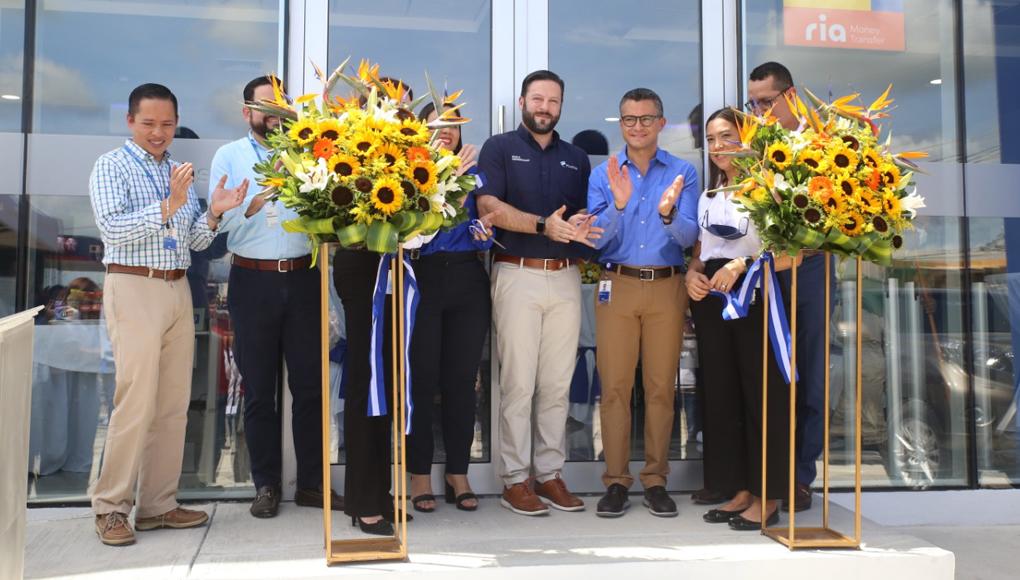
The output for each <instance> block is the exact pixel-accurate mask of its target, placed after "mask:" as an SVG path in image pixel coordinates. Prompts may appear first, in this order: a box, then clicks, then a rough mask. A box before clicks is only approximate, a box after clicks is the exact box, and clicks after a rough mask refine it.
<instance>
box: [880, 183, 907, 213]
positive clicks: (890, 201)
mask: <svg viewBox="0 0 1020 580" xmlns="http://www.w3.org/2000/svg"><path fill="white" fill-rule="evenodd" d="M882 207H883V208H884V209H885V214H886V215H887V216H889V217H890V218H892V219H894V220H897V219H899V218H900V212H901V211H902V210H903V207H902V205H900V198H899V197H896V194H895V193H893V192H892V191H889V190H886V191H885V193H884V194H883V195H882Z"/></svg>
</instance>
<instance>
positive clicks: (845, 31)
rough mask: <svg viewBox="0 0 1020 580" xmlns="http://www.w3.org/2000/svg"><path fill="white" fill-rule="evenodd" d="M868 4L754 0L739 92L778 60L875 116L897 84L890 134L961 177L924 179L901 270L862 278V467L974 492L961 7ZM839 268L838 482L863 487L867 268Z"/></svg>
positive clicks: (818, 89) (826, 93)
mask: <svg viewBox="0 0 1020 580" xmlns="http://www.w3.org/2000/svg"><path fill="white" fill-rule="evenodd" d="M843 4H848V3H843ZM857 4H860V6H859V7H857V6H846V5H844V6H842V8H844V9H835V8H833V7H832V5H830V4H826V3H817V4H815V5H812V6H811V7H805V6H806V3H804V2H794V1H775V0H745V1H744V2H743V17H742V21H743V23H744V27H743V30H742V32H743V63H742V71H743V75H744V77H745V78H744V79H741V86H744V85H746V80H747V79H746V77H747V76H749V75H750V73H751V71H752V70H753V69H754V68H755V67H756V66H757V65H759V64H761V63H764V62H767V61H777V62H780V63H782V64H784V65H785V66H786V67H787V68H789V69H790V71H791V73H792V75H793V78H794V81H795V85H796V87H797V88H798V90H801V94H802V97H805V98H806V95H804V93H803V90H802V89H803V88H807V89H810V90H811V92H812V93H814V94H816V95H817V96H819V97H820V98H823V99H831V98H835V97H840V96H843V95H845V94H851V93H858V92H859V93H861V99H862V100H863V101H864V105H865V106H867V104H868V103H870V102H871V100H873V99H874V98H876V97H877V96H878V95H880V94H881V93H882V91H884V90H885V88H886V86H887V85H888V84H890V83H893V94H892V96H893V98H895V99H896V103H897V105H899V106H898V107H897V108H896V109H895V110H894V111H893V114H892V119H889V120H887V122H885V123H884V128H885V129H886V131H891V132H892V134H893V136H894V140H895V148H896V149H897V150H921V151H926V152H928V154H929V160H928V161H929V163H927V167H928V168H929V171H930V172H932V173H936V172H941V174H944V175H948V176H950V177H949V179H946V180H943V182H942V183H937V182H936V180H935V179H928V180H924V178H923V177H922V178H921V179H919V180H918V181H919V184H920V186H919V192H920V193H921V194H922V195H925V196H926V197H928V199H929V200H930V201H929V204H928V205H929V209H928V210H926V211H925V210H923V211H922V216H921V217H920V218H919V219H918V220H917V221H916V223H915V225H916V227H915V229H914V230H913V231H911V232H909V233H908V235H907V236H905V245H904V248H903V249H902V250H900V251H899V252H898V253H897V254H896V255H895V258H894V263H893V265H892V266H890V267H887V268H882V267H878V266H875V265H871V264H869V265H866V266H865V267H864V269H863V272H862V274H863V285H864V287H863V293H864V298H863V305H862V313H861V314H862V324H863V327H862V333H863V335H862V353H861V356H862V357H863V365H862V366H863V384H864V389H863V395H862V396H863V398H862V401H861V403H862V408H863V413H864V415H863V416H864V421H863V425H862V433H861V435H862V439H863V442H864V449H863V453H862V456H861V460H862V463H863V465H864V483H865V485H868V486H893V487H912V488H926V487H930V486H939V485H962V484H965V483H966V482H967V454H968V445H967V442H968V434H967V424H966V411H965V410H966V401H967V396H968V389H969V384H968V381H967V377H966V374H965V373H964V369H965V368H966V366H965V363H964V361H965V356H966V348H965V347H964V345H965V344H966V342H965V340H966V335H967V328H966V326H965V325H964V315H963V314H964V307H965V303H966V299H965V296H964V292H966V287H965V285H964V283H963V274H962V270H963V267H964V263H965V262H964V251H965V248H966V246H965V242H964V240H963V239H961V236H962V235H963V231H962V229H963V228H964V227H965V223H966V222H965V220H964V219H963V218H962V215H963V213H962V207H963V204H962V198H963V190H962V179H961V177H960V176H961V173H962V166H960V165H959V164H958V163H955V162H957V161H958V160H959V156H958V148H959V144H958V142H957V135H956V98H955V83H954V81H953V79H954V74H955V70H956V69H955V67H954V54H953V52H952V49H953V30H952V22H953V7H952V3H951V2H949V1H948V0H939V1H936V2H922V1H920V0H895V1H883V2H871V3H866V2H864V3H857ZM854 8H857V9H854ZM743 92H745V93H746V91H743ZM744 100H746V96H745V99H744ZM883 138H884V135H883ZM947 209H948V211H947ZM837 271H838V277H839V290H840V291H839V292H838V293H837V294H836V296H837V306H836V310H835V312H834V315H833V332H832V335H831V340H832V353H833V354H832V359H831V360H830V370H831V372H832V384H833V393H834V397H833V401H832V409H831V417H832V421H833V433H834V439H833V445H834V447H833V456H832V464H833V465H834V470H833V472H832V475H833V484H834V485H852V484H853V480H852V477H851V475H850V474H851V473H852V465H853V461H854V455H853V451H852V447H851V446H850V445H849V444H848V442H849V441H850V440H849V439H848V438H849V437H850V436H851V435H852V434H853V432H852V428H851V425H850V424H849V422H848V420H847V418H848V417H853V414H852V409H853V407H852V405H853V404H854V397H853V396H852V395H853V392H852V389H849V388H845V387H850V386H851V385H852V384H853V378H854V374H855V373H854V361H855V358H854V357H856V356H857V354H856V353H855V352H854V350H855V347H853V346H852V344H853V340H854V334H853V333H854V326H855V324H854V320H855V318H854V316H855V312H854V306H853V304H852V300H851V298H852V297H853V296H854V290H855V288H854V286H855V284H856V281H855V280H856V272H855V268H854V267H853V264H852V263H846V264H843V265H842V266H841V267H840V268H839V269H838V270H837ZM802 291H803V289H802ZM799 387H800V388H803V387H802V386H799ZM848 470H849V471H848ZM820 472H821V469H820V468H819V473H820Z"/></svg>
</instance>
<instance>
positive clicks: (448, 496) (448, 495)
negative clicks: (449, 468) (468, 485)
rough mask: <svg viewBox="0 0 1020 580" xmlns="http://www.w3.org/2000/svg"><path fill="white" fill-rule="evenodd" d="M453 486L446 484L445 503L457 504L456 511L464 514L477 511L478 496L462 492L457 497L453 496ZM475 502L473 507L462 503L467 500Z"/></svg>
mask: <svg viewBox="0 0 1020 580" xmlns="http://www.w3.org/2000/svg"><path fill="white" fill-rule="evenodd" d="M453 494H454V491H453V486H452V485H450V483H449V482H447V483H446V503H455V504H457V509H459V510H461V511H465V512H473V511H475V510H476V509H478V496H477V495H475V494H473V493H471V492H470V491H467V492H464V493H462V494H460V495H458V496H456V497H455V496H454V495H453ZM472 499H473V500H475V505H467V504H465V503H464V502H466V501H469V500H472Z"/></svg>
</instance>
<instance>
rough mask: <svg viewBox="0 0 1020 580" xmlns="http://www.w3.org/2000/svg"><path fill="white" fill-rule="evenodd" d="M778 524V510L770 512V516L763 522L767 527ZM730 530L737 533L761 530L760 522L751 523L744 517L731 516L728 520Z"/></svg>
mask: <svg viewBox="0 0 1020 580" xmlns="http://www.w3.org/2000/svg"><path fill="white" fill-rule="evenodd" d="M778 523H779V510H775V511H774V512H772V515H770V516H769V517H768V519H767V520H765V524H766V525H768V526H774V525H776V524H778ZM730 529H731V530H736V531H738V532H752V531H760V530H761V522H752V521H751V520H749V519H747V518H745V517H744V516H740V515H737V516H733V518H732V519H730Z"/></svg>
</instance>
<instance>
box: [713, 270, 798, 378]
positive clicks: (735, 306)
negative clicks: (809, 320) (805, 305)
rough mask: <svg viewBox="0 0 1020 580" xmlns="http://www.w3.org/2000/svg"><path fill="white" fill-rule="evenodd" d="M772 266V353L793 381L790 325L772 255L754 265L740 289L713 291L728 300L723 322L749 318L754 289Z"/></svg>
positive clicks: (770, 314) (770, 335)
mask: <svg viewBox="0 0 1020 580" xmlns="http://www.w3.org/2000/svg"><path fill="white" fill-rule="evenodd" d="M765 264H768V266H769V303H768V305H767V306H768V310H769V342H771V343H772V352H773V355H774V356H775V357H776V363H777V364H778V365H779V370H780V371H782V373H783V379H785V380H786V382H787V383H789V382H790V376H791V374H792V373H791V370H792V369H791V365H790V348H791V342H792V341H791V338H790V324H789V323H788V322H787V320H786V308H785V307H784V306H783V294H782V291H781V290H780V288H779V280H778V279H777V278H776V263H775V260H774V259H773V257H772V254H771V253H769V252H764V253H763V254H762V255H761V256H759V257H758V259H757V260H755V261H754V263H753V264H751V267H750V268H748V269H747V273H746V274H745V275H744V283H743V284H742V285H741V286H740V288H738V289H736V290H734V291H733V292H732V293H730V292H719V291H718V290H710V291H709V293H710V294H715V295H716V296H719V297H720V298H722V299H723V300H724V301H725V304H724V305H723V311H722V317H723V320H736V319H738V318H744V317H745V316H747V310H748V308H749V307H750V305H751V298H753V297H754V289H755V288H757V287H758V286H759V284H760V282H761V280H762V278H763V275H764V266H765Z"/></svg>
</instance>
